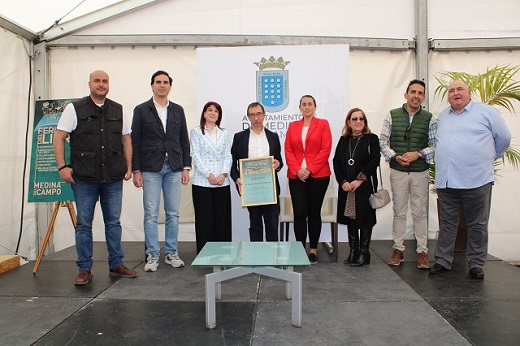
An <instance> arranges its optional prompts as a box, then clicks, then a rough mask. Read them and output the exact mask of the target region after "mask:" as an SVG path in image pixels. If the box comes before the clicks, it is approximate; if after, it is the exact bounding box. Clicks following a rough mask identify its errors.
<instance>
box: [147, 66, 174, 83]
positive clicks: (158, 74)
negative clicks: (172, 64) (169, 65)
mask: <svg viewBox="0 0 520 346" xmlns="http://www.w3.org/2000/svg"><path fill="white" fill-rule="evenodd" d="M162 74H163V75H165V76H166V77H168V80H169V81H170V85H172V82H173V79H172V77H170V75H169V74H168V72H166V71H162V70H159V71H157V72H155V73H154V74H153V75H152V80H151V81H150V85H153V82H155V77H157V76H160V75H162Z"/></svg>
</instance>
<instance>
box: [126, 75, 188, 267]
mask: <svg viewBox="0 0 520 346" xmlns="http://www.w3.org/2000/svg"><path fill="white" fill-rule="evenodd" d="M151 86H152V91H153V97H152V98H151V99H150V100H148V101H146V102H144V103H141V104H140V105H138V106H137V107H135V109H134V118H133V121H132V146H133V157H132V167H133V173H134V179H133V181H134V185H135V186H136V187H142V188H143V206H144V236H145V242H146V254H147V263H146V264H145V266H144V270H145V271H150V272H154V271H156V270H157V267H158V266H159V255H160V252H161V248H160V245H159V237H158V226H157V218H158V215H159V204H160V198H161V190H162V192H163V199H164V211H165V215H166V220H165V246H164V247H165V255H166V258H165V262H166V263H167V264H170V265H172V266H173V267H175V268H177V267H183V266H184V262H183V261H182V260H181V259H180V257H179V253H178V242H177V235H178V232H179V216H178V212H179V201H180V192H181V183H182V184H187V183H188V181H189V169H190V167H191V157H190V143H189V139H188V129H187V127H186V117H185V115H184V109H183V108H182V107H181V106H180V105H178V104H176V103H173V102H171V101H169V100H168V94H169V93H170V90H171V88H172V78H171V77H170V76H169V75H168V73H167V72H165V71H157V72H155V73H154V74H153V75H152V79H151Z"/></svg>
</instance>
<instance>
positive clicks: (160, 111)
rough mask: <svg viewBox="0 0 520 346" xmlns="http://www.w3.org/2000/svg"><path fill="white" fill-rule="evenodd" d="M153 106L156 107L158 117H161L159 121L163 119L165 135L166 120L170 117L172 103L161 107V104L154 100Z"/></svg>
mask: <svg viewBox="0 0 520 346" xmlns="http://www.w3.org/2000/svg"><path fill="white" fill-rule="evenodd" d="M153 104H154V105H155V109H156V110H157V115H159V119H161V123H162V125H163V129H164V133H166V120H167V117H168V105H169V104H170V101H168V102H167V103H166V106H164V107H163V106H161V105H160V104H158V103H157V101H155V99H153Z"/></svg>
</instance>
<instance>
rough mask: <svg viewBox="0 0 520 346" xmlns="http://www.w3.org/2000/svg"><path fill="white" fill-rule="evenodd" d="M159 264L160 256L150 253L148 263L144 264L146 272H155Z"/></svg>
mask: <svg viewBox="0 0 520 346" xmlns="http://www.w3.org/2000/svg"><path fill="white" fill-rule="evenodd" d="M158 266H159V258H158V257H152V255H148V257H147V258H146V264H145V265H144V271H145V272H154V271H156V270H157V267H158Z"/></svg>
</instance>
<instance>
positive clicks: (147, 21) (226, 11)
mask: <svg viewBox="0 0 520 346" xmlns="http://www.w3.org/2000/svg"><path fill="white" fill-rule="evenodd" d="M413 3H414V0H392V1H385V0H376V1H364V0H349V1H344V0H283V1H280V0H264V1H254V0H219V1H214V0H197V1H192V0H175V1H173V0H170V1H164V2H161V3H159V4H157V5H155V6H151V7H148V8H145V9H143V10H140V11H137V12H135V13H131V14H129V15H126V16H124V17H120V18H117V19H115V20H113V21H110V22H108V23H105V24H103V25H101V26H96V27H93V28H90V29H87V30H83V31H82V32H81V33H80V34H81V35H124V34H127V35H129V34H230V35H301V36H347V37H379V38H411V37H413V36H414V24H413V23H414V22H413ZM403 18H410V20H403Z"/></svg>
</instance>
